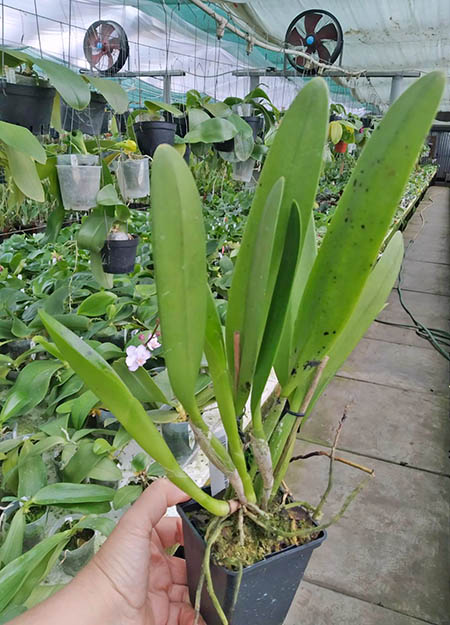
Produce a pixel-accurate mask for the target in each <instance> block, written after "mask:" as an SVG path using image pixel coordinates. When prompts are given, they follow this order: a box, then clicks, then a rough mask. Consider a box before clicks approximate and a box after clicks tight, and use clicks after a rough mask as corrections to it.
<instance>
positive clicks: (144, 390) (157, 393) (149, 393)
mask: <svg viewBox="0 0 450 625" xmlns="http://www.w3.org/2000/svg"><path fill="white" fill-rule="evenodd" d="M112 366H113V369H114V371H116V373H117V374H118V375H119V376H120V378H121V379H122V380H123V382H125V384H126V385H127V387H128V388H129V390H130V392H131V393H132V394H133V395H134V397H136V399H138V400H139V401H141V402H142V403H158V404H169V403H170V401H169V399H168V398H167V397H166V395H165V394H164V393H163V392H162V390H161V389H160V388H159V386H158V385H157V384H156V382H155V381H154V380H153V378H152V377H151V375H150V374H149V373H148V372H147V371H146V370H145V369H144V368H143V367H139V369H137V371H130V370H129V369H128V367H127V365H126V363H125V358H121V359H119V360H116V361H115V362H113V364H112Z"/></svg>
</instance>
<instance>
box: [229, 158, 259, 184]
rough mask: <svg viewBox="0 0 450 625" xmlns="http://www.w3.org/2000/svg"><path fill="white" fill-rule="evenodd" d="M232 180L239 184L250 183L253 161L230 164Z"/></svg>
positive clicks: (250, 159) (251, 159)
mask: <svg viewBox="0 0 450 625" xmlns="http://www.w3.org/2000/svg"><path fill="white" fill-rule="evenodd" d="M232 166H233V180H239V181H240V182H250V180H251V179H252V175H253V169H254V167H255V159H253V158H249V159H247V160H246V161H237V162H233V163H232Z"/></svg>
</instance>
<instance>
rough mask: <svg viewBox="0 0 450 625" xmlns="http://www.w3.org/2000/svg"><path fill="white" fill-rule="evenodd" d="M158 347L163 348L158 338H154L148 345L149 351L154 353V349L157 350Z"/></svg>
mask: <svg viewBox="0 0 450 625" xmlns="http://www.w3.org/2000/svg"><path fill="white" fill-rule="evenodd" d="M158 347H161V343H160V342H159V341H158V337H156V336H153V337H152V338H151V339H150V340H149V342H148V343H147V349H149V350H150V351H151V352H152V351H153V350H154V349H157V348H158Z"/></svg>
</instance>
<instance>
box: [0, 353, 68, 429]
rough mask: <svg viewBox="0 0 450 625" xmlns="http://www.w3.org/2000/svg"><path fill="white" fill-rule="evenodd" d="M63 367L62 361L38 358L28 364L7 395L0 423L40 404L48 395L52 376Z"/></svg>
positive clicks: (0, 413)
mask: <svg viewBox="0 0 450 625" xmlns="http://www.w3.org/2000/svg"><path fill="white" fill-rule="evenodd" d="M61 367H62V365H61V363H59V362H55V361H53V360H36V361H33V362H30V363H29V364H27V365H26V366H25V367H24V368H23V369H22V371H21V372H20V373H19V376H18V378H17V380H16V382H15V384H14V386H13V387H12V388H11V389H10V390H9V391H8V393H7V395H6V399H5V403H4V404H3V408H2V410H1V412H0V423H4V422H5V421H7V420H8V419H11V418H12V417H15V416H17V415H23V414H25V413H26V412H28V411H30V410H31V409H32V408H34V407H35V406H37V405H38V404H40V402H41V401H42V400H43V399H44V397H45V396H46V395H47V390H48V387H49V384H50V380H51V378H52V377H53V375H54V374H55V373H56V371H58V369H61Z"/></svg>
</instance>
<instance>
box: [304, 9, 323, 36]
mask: <svg viewBox="0 0 450 625" xmlns="http://www.w3.org/2000/svg"><path fill="white" fill-rule="evenodd" d="M321 19H322V15H320V13H309V14H308V15H307V16H306V17H305V29H306V32H307V34H308V35H312V34H313V33H314V29H315V27H316V26H317V24H318V22H319V21H320V20H321Z"/></svg>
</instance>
